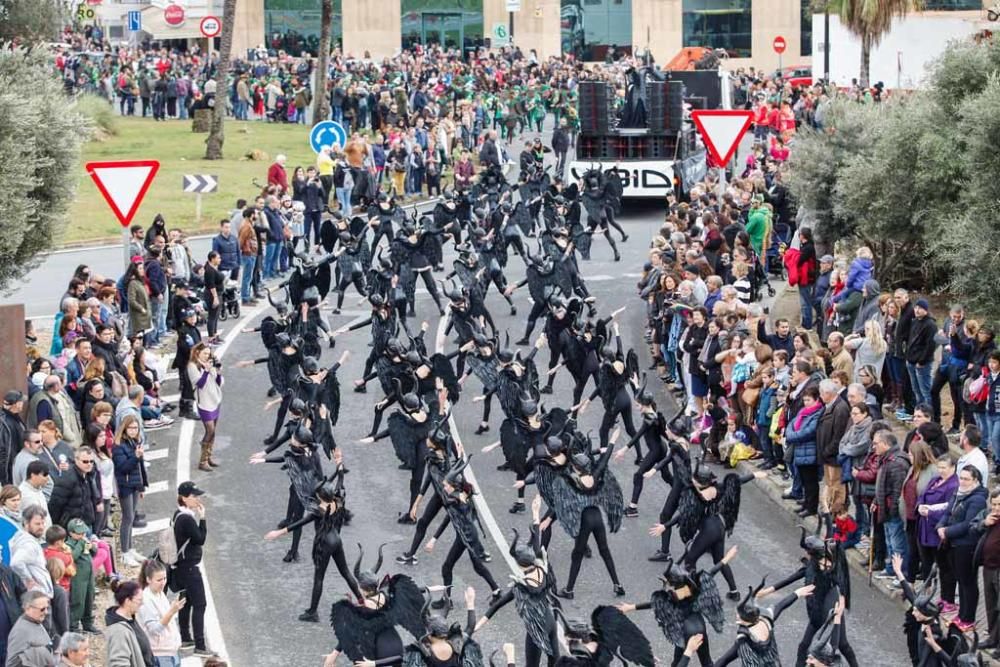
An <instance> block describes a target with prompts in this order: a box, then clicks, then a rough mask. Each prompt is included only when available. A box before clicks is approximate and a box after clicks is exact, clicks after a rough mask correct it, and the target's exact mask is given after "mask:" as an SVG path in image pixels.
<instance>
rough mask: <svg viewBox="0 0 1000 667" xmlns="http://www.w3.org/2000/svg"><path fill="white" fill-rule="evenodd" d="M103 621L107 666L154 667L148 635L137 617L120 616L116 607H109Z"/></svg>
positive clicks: (154, 662)
mask: <svg viewBox="0 0 1000 667" xmlns="http://www.w3.org/2000/svg"><path fill="white" fill-rule="evenodd" d="M104 623H105V625H107V629H106V630H105V631H104V639H105V642H106V646H107V653H108V660H107V663H105V664H107V665H108V667H156V658H154V657H153V649H152V648H151V647H150V645H149V637H147V636H146V631H145V630H143V629H142V626H141V625H140V624H139V622H138V620H137V619H135V618H132V619H127V618H125V617H123V616H120V615H119V614H118V610H117V608H116V607H110V608H108V610H107V611H106V612H105V613H104Z"/></svg>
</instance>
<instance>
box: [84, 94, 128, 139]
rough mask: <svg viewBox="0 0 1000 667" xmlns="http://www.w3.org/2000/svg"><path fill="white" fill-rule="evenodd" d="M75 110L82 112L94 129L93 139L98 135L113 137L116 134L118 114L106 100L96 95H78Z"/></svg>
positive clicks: (98, 136) (97, 137)
mask: <svg viewBox="0 0 1000 667" xmlns="http://www.w3.org/2000/svg"><path fill="white" fill-rule="evenodd" d="M76 110H77V111H79V112H80V113H81V114H83V115H84V116H85V117H86V118H87V119H88V120H89V121H90V124H91V127H93V128H94V130H95V136H94V138H95V139H99V138H100V135H104V136H105V137H113V136H115V135H117V134H118V115H117V114H115V110H114V107H112V106H111V105H110V104H108V101H107V100H105V99H104V98H102V97H98V96H97V95H80V97H78V98H77V101H76Z"/></svg>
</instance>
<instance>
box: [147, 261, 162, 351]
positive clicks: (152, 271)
mask: <svg viewBox="0 0 1000 667" xmlns="http://www.w3.org/2000/svg"><path fill="white" fill-rule="evenodd" d="M160 254H161V251H160V248H159V247H157V246H152V247H150V248H149V251H148V252H147V255H146V262H145V264H146V284H147V285H149V303H150V308H151V310H152V316H153V332H152V333H151V334H150V339H151V341H152V345H151V347H152V348H153V349H156V348H157V347H159V346H160V337H161V336H162V335H163V334H165V333H167V298H168V296H167V295H168V292H167V274H166V273H165V272H164V271H163V265H162V264H161V263H160Z"/></svg>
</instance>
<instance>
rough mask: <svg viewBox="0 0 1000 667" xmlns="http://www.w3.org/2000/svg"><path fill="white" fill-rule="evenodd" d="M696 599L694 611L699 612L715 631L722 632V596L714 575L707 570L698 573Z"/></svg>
mask: <svg viewBox="0 0 1000 667" xmlns="http://www.w3.org/2000/svg"><path fill="white" fill-rule="evenodd" d="M698 585H699V587H700V589H701V590H699V592H698V599H697V600H696V601H695V604H694V609H695V611H698V612H701V615H702V616H704V617H705V620H706V621H708V622H709V623H710V624H711V626H712V627H713V628H714V629H715V631H716V632H722V628H724V627H725V625H726V617H725V610H724V609H723V607H722V596H721V595H719V587H718V586H717V585H716V584H715V577H714V576H713V575H711V574H709V573H708V572H700V573H699V574H698Z"/></svg>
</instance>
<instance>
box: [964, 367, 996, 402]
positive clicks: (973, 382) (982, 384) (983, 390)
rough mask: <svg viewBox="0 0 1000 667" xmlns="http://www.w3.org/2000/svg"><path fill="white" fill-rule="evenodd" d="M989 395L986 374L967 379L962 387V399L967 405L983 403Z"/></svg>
mask: <svg viewBox="0 0 1000 667" xmlns="http://www.w3.org/2000/svg"><path fill="white" fill-rule="evenodd" d="M989 395H990V385H989V382H987V381H986V374H985V373H983V374H982V375H980V376H979V377H975V378H968V379H967V380H966V381H965V383H964V385H963V386H962V397H963V398H964V399H965V400H966V402H968V403H974V404H979V403H985V402H986V399H987V398H989Z"/></svg>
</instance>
